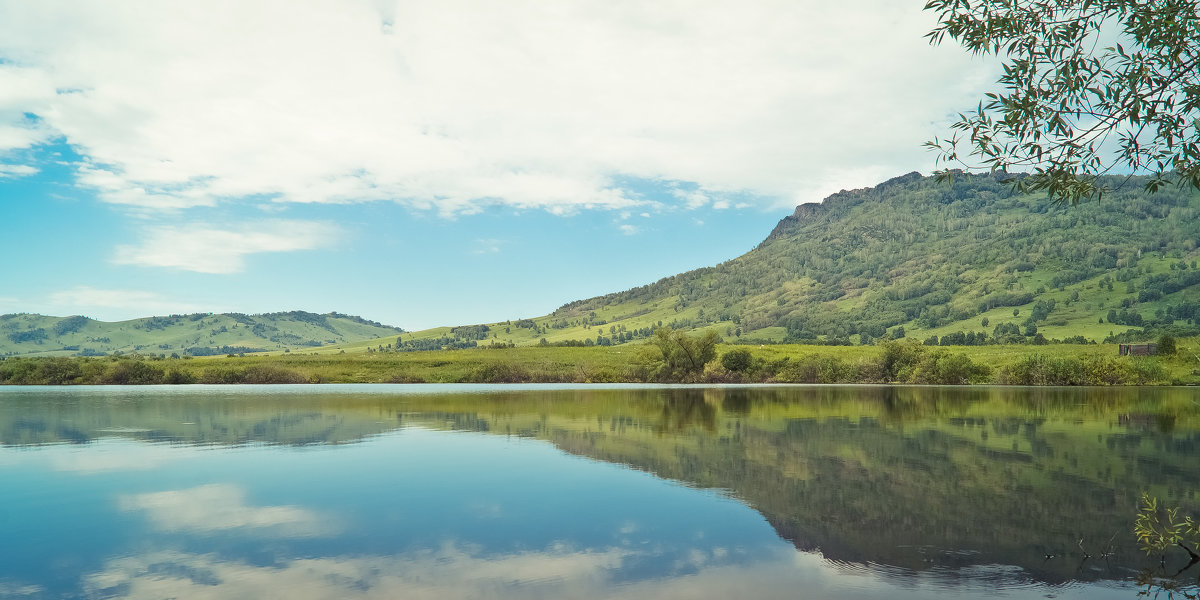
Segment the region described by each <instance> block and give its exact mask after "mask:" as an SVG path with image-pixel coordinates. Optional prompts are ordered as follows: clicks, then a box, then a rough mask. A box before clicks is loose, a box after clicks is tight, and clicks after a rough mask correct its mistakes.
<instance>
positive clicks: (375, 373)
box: [0, 341, 1200, 385]
mask: <svg viewBox="0 0 1200 600" xmlns="http://www.w3.org/2000/svg"><path fill="white" fill-rule="evenodd" d="M1193 346H1195V342H1194V341H1181V343H1180V345H1179V350H1178V352H1176V353H1175V354H1174V355H1173V356H1151V357H1121V356H1118V355H1117V347H1116V346H1115V345H1107V344H1105V345H1094V344H1093V345H1074V344H1053V345H1045V346H1032V345H994V346H939V347H931V346H923V345H920V344H918V343H915V342H911V341H908V342H886V343H883V344H880V345H875V346H808V345H798V344H780V345H768V346H760V347H746V346H733V345H720V346H718V347H717V352H716V357H715V358H714V359H713V360H711V361H709V362H708V363H707V364H705V365H704V367H703V370H699V369H697V370H694V371H692V372H690V373H686V374H683V375H676V376H675V377H674V379H671V380H670V381H675V382H679V381H682V382H695V383H918V384H997V383H998V384H1013V385H1194V384H1200V358H1198V357H1197V355H1196V353H1195V352H1194V348H1193ZM655 360H656V357H655V354H654V352H653V347H652V346H648V345H647V346H640V345H630V344H625V345H621V346H611V347H582V348H574V347H525V348H503V349H493V348H476V349H466V350H440V351H429V352H405V353H388V352H372V353H354V354H337V355H328V354H325V355H314V354H299V353H290V354H282V355H231V356H224V357H206V358H164V357H161V356H143V355H136V354H135V355H124V356H107V357H86V358H85V357H77V358H65V357H55V358H26V357H7V358H5V359H0V384H10V385H73V384H74V385H83V384H188V383H246V384H258V383H523V382H528V383H615V382H649V381H661V379H656V377H655V375H654V373H656V372H661V371H660V370H658V369H656V368H655Z"/></svg>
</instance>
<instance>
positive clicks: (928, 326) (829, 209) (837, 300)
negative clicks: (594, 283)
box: [360, 173, 1200, 350]
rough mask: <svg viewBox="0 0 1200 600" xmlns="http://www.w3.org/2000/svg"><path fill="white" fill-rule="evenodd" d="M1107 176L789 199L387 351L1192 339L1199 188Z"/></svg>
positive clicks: (929, 181) (890, 185) (981, 179)
mask: <svg viewBox="0 0 1200 600" xmlns="http://www.w3.org/2000/svg"><path fill="white" fill-rule="evenodd" d="M1107 183H1108V184H1109V185H1110V186H1111V187H1112V188H1113V191H1111V192H1110V193H1108V194H1106V195H1105V196H1104V198H1103V200H1102V201H1100V202H1093V203H1088V204H1081V205H1078V206H1066V205H1062V204H1056V203H1053V202H1050V201H1048V200H1047V199H1046V198H1045V197H1044V196H1029V195H1014V194H1013V193H1012V190H1011V188H1010V186H1009V185H1008V184H1006V183H1002V182H1001V181H1000V180H999V179H998V178H996V177H990V176H970V177H968V176H960V177H958V178H956V179H955V181H954V183H953V184H945V183H937V182H935V181H934V180H933V178H931V177H922V176H921V175H920V174H918V173H910V174H908V175H904V176H902V177H897V178H895V179H892V180H889V181H887V182H885V183H883V184H880V185H879V186H876V187H874V188H867V189H861V190H853V191H842V192H839V193H837V194H834V195H832V196H830V197H829V198H827V199H826V200H825V201H824V202H822V203H820V204H804V205H801V206H799V207H797V208H796V211H795V213H794V214H792V215H790V216H788V217H786V218H784V219H783V220H782V221H780V223H779V224H778V225H777V226H776V227H775V229H774V231H772V232H771V233H770V235H769V236H767V238H766V240H765V241H764V242H763V243H762V244H760V245H759V246H758V247H757V248H755V249H753V250H751V251H750V252H748V253H746V254H744V255H742V256H740V257H738V258H735V259H733V260H730V261H727V262H725V263H722V264H720V265H717V266H714V267H709V268H703V269H697V270H695V271H689V272H687V273H682V274H679V275H675V276H672V277H667V278H664V279H661V280H659V281H657V282H655V283H652V284H650V285H646V286H642V287H638V288H634V289H631V290H627V291H624V292H619V293H614V294H608V295H606V296H600V297H596V298H590V299H587V300H580V301H577V302H571V303H569V304H566V305H564V306H563V307H561V308H559V309H558V310H557V311H555V312H554V313H552V314H550V315H546V316H542V317H537V318H531V319H518V320H512V321H505V322H500V323H488V324H483V325H472V326H465V327H456V328H449V327H446V328H439V329H432V330H426V331H421V332H416V333H414V334H408V335H405V336H401V340H400V346H399V348H400V349H403V350H420V349H432V348H442V347H462V346H469V345H471V344H478V345H488V344H509V343H512V344H515V345H533V344H539V343H541V341H542V340H543V339H545V340H546V342H545V343H548V344H554V343H586V344H600V345H607V344H620V343H626V342H629V341H634V340H640V339H643V338H644V337H646V336H648V335H649V333H650V331H651V330H652V329H653V328H654V327H656V326H658V325H672V326H674V327H675V328H679V329H689V330H696V329H707V328H712V329H715V330H716V331H717V332H718V333H720V334H721V335H722V336H723V337H724V338H725V339H726V340H727V341H738V340H740V341H743V342H747V343H763V342H779V341H785V340H786V341H798V342H817V343H862V342H864V341H866V342H869V341H871V340H872V339H878V338H881V337H885V336H887V337H895V336H899V335H905V336H907V337H909V338H917V339H920V340H926V339H929V338H930V337H931V336H938V342H939V343H940V342H943V341H945V342H947V343H950V344H955V345H962V344H966V345H971V344H980V343H997V342H1000V343H1041V342H1043V341H1045V340H1054V339H1060V340H1072V341H1076V342H1085V341H1087V342H1090V341H1096V342H1101V341H1103V340H1105V339H1110V341H1123V340H1129V339H1149V338H1152V337H1155V336H1157V335H1159V334H1160V333H1162V332H1164V331H1166V332H1171V333H1174V334H1176V335H1195V334H1196V333H1197V328H1196V327H1195V326H1194V319H1200V285H1198V284H1200V269H1197V262H1196V261H1197V258H1198V256H1197V254H1198V250H1197V243H1198V242H1200V221H1198V220H1197V219H1196V216H1197V210H1198V209H1200V194H1196V193H1194V192H1192V191H1191V190H1181V189H1176V188H1167V189H1163V190H1160V191H1159V192H1158V193H1156V194H1147V193H1146V192H1144V191H1143V182H1142V181H1140V180H1139V179H1138V178H1132V179H1130V180H1128V181H1126V180H1125V178H1113V179H1111V180H1110V181H1108V182H1107ZM901 327H902V328H903V333H901V332H900V331H899V328H901ZM947 334H949V339H945V340H943V338H945V336H947ZM1039 336H1040V337H1039ZM394 343H395V339H391V338H389V339H381V340H374V341H371V342H364V343H363V344H361V345H360V346H361V347H362V348H363V349H365V348H367V347H368V346H369V347H370V348H371V349H373V350H387V349H388V346H387V345H388V344H394Z"/></svg>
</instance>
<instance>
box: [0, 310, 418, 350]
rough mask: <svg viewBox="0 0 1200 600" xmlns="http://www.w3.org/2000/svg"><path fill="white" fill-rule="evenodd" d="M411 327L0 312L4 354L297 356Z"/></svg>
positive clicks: (301, 319)
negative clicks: (294, 352) (276, 353)
mask: <svg viewBox="0 0 1200 600" xmlns="http://www.w3.org/2000/svg"><path fill="white" fill-rule="evenodd" d="M402 331H403V330H401V329H399V328H396V327H389V326H386V325H382V324H380V323H376V322H374V321H367V320H365V319H362V318H360V317H355V316H351V315H343V314H340V313H328V314H323V315H319V314H315V313H309V312H303V311H292V312H279V313H268V314H262V315H244V314H240V313H228V314H210V313H197V314H190V315H171V316H168V317H148V318H143V319H133V320H130V321H118V322H113V323H110V322H105V321H96V320H93V319H89V318H87V317H82V316H72V317H48V316H43V315H35V314H7V315H0V356H13V355H43V356H99V355H104V354H113V353H117V352H120V353H132V352H138V353H142V354H154V355H159V354H165V355H172V354H175V355H179V356H209V355H214V354H222V355H224V354H230V353H233V354H237V353H243V352H264V351H285V350H286V351H292V350H297V349H309V348H313V347H317V346H324V345H329V344H342V343H347V342H356V341H361V340H364V339H375V338H379V337H381V336H390V335H396V334H398V333H401V332H402Z"/></svg>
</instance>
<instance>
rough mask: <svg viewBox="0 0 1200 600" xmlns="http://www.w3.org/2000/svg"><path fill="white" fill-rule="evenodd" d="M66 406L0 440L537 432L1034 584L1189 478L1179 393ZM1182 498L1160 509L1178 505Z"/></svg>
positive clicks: (1097, 550)
mask: <svg viewBox="0 0 1200 600" xmlns="http://www.w3.org/2000/svg"><path fill="white" fill-rule="evenodd" d="M83 397H85V395H80V396H78V397H75V398H74V399H67V400H60V401H55V402H46V401H45V398H40V399H39V398H33V399H31V400H29V401H23V402H11V401H8V400H6V402H4V403H0V443H4V444H17V445H21V444H36V443H53V442H62V441H77V442H86V441H90V440H92V439H96V438H97V437H101V436H111V435H120V436H123V437H127V438H131V439H142V440H172V441H181V442H186V443H243V442H246V441H254V442H266V443H287V444H306V443H342V442H346V441H355V440H358V439H362V438H363V437H366V436H370V435H374V434H376V433H379V432H382V431H388V430H391V429H395V428H397V427H399V426H400V424H401V420H400V417H399V415H403V416H404V422H405V423H412V424H420V425H423V426H426V427H434V428H446V429H459V430H469V431H478V432H488V433H493V434H516V435H525V436H530V437H537V438H541V439H547V440H549V441H551V442H553V443H554V444H556V445H557V446H559V447H560V448H562V449H564V450H566V451H569V452H572V453H575V454H579V455H583V456H588V457H592V458H595V459H599V460H605V461H610V462H617V463H623V464H627V465H631V466H633V467H634V468H638V469H641V470H645V471H648V472H652V473H655V474H656V475H658V476H660V477H664V478H670V479H676V480H681V481H686V482H689V483H691V484H694V485H698V486H711V487H719V488H723V489H726V490H729V491H730V493H731V494H732V495H734V496H737V497H738V498H740V499H742V500H744V501H745V502H747V503H748V504H749V505H751V506H753V507H754V508H755V509H757V510H759V511H760V512H761V513H762V514H763V515H764V516H765V517H766V518H767V520H768V521H769V522H770V523H771V524H772V525H773V526H775V528H776V530H777V531H778V532H779V533H780V534H781V535H782V536H783V537H785V538H787V539H789V540H791V541H793V542H794V543H795V545H796V546H798V547H801V548H806V549H809V548H814V549H820V550H821V551H822V552H823V553H824V554H825V555H826V556H827V557H829V558H832V559H841V560H849V561H861V562H877V563H882V564H888V565H895V566H900V567H903V568H907V569H913V570H917V571H922V570H927V569H930V568H931V567H954V566H965V565H980V564H985V563H989V562H990V563H996V564H1011V565H1019V566H1021V567H1023V568H1025V569H1026V570H1027V571H1029V572H1030V573H1032V574H1034V575H1035V576H1036V577H1038V578H1040V579H1044V580H1047V581H1063V580H1068V579H1072V578H1079V579H1096V578H1108V577H1114V576H1128V577H1132V576H1133V575H1134V574H1135V572H1134V570H1133V567H1132V566H1133V565H1140V564H1142V562H1143V561H1144V558H1143V557H1142V555H1141V553H1140V552H1139V551H1137V550H1136V548H1135V547H1134V545H1133V543H1132V541H1130V533H1129V532H1130V527H1131V519H1132V516H1133V515H1134V514H1135V513H1136V505H1137V497H1136V495H1137V494H1138V493H1139V492H1140V491H1141V490H1143V489H1156V490H1168V491H1170V493H1176V494H1178V493H1181V491H1185V490H1196V489H1198V488H1200V484H1198V483H1200V473H1198V472H1197V469H1196V466H1195V465H1196V457H1197V456H1200V435H1198V434H1197V430H1198V429H1200V425H1198V423H1200V421H1198V416H1197V415H1198V414H1200V405H1197V404H1196V402H1195V398H1196V393H1195V392H1194V391H1192V390H1177V389H1137V390H1128V389H1101V388H1097V389H1065V388H1035V389H1027V388H978V387H972V388H956V387H891V386H780V387H761V388H760V387H754V388H738V387H731V388H651V389H633V390H628V389H621V390H612V389H586V388H585V389H571V390H559V391H555V390H545V389H542V390H537V391H533V392H528V391H522V390H511V389H504V388H498V390H497V391H495V392H492V393H484V394H479V393H476V394H430V395H412V394H410V395H406V396H386V395H379V394H373V395H371V394H369V395H365V396H362V397H358V396H354V395H350V394H342V395H338V394H331V395H322V394H320V393H316V394H309V395H282V396H279V395H277V396H262V397H257V396H254V395H253V394H249V393H246V394H241V395H239V396H238V397H236V398H232V399H231V398H218V399H212V398H205V397H203V395H197V396H196V397H191V398H189V397H178V398H172V399H162V398H158V399H155V398H150V397H148V398H142V399H137V400H130V401H121V402H108V401H91V402H89V401H84V400H81V399H80V398H83ZM1189 493H1190V492H1189ZM1198 499H1200V498H1198V497H1197V496H1194V495H1192V496H1183V497H1179V498H1169V499H1167V498H1164V501H1166V500H1170V501H1171V502H1172V503H1175V504H1184V505H1185V506H1187V507H1194V506H1195V505H1196V504H1197V500H1198ZM1114 536H1116V539H1117V540H1125V541H1124V542H1118V543H1117V544H1116V546H1117V549H1116V551H1115V552H1113V553H1112V555H1111V556H1109V557H1106V558H1105V560H1103V561H1102V560H1099V559H1097V558H1092V559H1090V560H1082V559H1081V557H1082V556H1083V554H1085V553H1087V552H1090V553H1091V554H1092V555H1093V556H1097V557H1098V556H1100V554H1101V553H1102V551H1103V548H1101V546H1103V545H1104V544H1105V543H1106V540H1110V539H1114ZM1080 540H1082V542H1081V541H1080ZM1084 548H1086V549H1087V550H1086V551H1085V550H1083V549H1084ZM1047 555H1050V556H1053V557H1054V558H1051V559H1047V558H1045V557H1046V556H1047Z"/></svg>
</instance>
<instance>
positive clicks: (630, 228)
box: [617, 223, 638, 235]
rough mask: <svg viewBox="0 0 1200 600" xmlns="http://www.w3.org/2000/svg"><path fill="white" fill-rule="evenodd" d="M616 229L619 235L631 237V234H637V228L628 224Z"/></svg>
mask: <svg viewBox="0 0 1200 600" xmlns="http://www.w3.org/2000/svg"><path fill="white" fill-rule="evenodd" d="M617 229H620V230H621V233H623V234H625V235H633V234H635V233H637V232H638V228H637V226H635V225H630V224H628V223H626V224H624V225H621V226H619V227H618V228H617Z"/></svg>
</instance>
